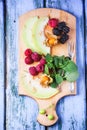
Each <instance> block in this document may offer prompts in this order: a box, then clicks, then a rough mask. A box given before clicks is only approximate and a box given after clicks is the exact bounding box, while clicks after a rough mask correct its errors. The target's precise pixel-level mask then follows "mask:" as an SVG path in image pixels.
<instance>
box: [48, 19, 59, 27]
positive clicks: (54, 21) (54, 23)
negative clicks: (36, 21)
mask: <svg viewBox="0 0 87 130" xmlns="http://www.w3.org/2000/svg"><path fill="white" fill-rule="evenodd" d="M57 24H58V19H56V18H51V19H49V21H48V25H49V26H51V27H53V28H54V27H56V26H57Z"/></svg>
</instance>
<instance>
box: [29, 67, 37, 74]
mask: <svg viewBox="0 0 87 130" xmlns="http://www.w3.org/2000/svg"><path fill="white" fill-rule="evenodd" d="M29 72H30V74H31V75H32V76H36V75H37V74H38V72H37V70H36V68H35V67H34V66H33V67H30V68H29Z"/></svg>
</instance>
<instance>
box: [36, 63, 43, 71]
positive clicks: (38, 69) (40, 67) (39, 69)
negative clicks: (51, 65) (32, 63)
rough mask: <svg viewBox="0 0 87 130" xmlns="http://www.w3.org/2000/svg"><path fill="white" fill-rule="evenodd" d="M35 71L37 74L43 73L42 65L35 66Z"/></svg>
mask: <svg viewBox="0 0 87 130" xmlns="http://www.w3.org/2000/svg"><path fill="white" fill-rule="evenodd" d="M36 70H37V71H38V72H43V71H44V65H42V64H38V65H37V66H36Z"/></svg>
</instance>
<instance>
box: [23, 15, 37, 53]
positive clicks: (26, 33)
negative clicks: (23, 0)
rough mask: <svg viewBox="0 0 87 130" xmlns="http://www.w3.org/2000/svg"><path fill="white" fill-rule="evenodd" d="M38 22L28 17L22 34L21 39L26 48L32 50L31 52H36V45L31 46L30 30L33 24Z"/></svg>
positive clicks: (31, 36)
mask: <svg viewBox="0 0 87 130" xmlns="http://www.w3.org/2000/svg"><path fill="white" fill-rule="evenodd" d="M37 21H38V17H30V18H29V19H28V21H26V23H25V25H24V28H23V32H22V38H23V41H24V43H25V45H26V47H27V48H30V49H32V50H33V51H38V49H37V47H36V44H33V40H32V39H33V35H32V28H33V26H34V23H36V22H37Z"/></svg>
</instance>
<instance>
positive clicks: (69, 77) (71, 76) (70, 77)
mask: <svg viewBox="0 0 87 130" xmlns="http://www.w3.org/2000/svg"><path fill="white" fill-rule="evenodd" d="M65 77H66V80H67V81H69V82H74V81H76V80H77V78H78V77H79V73H78V71H74V72H66V73H65Z"/></svg>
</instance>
